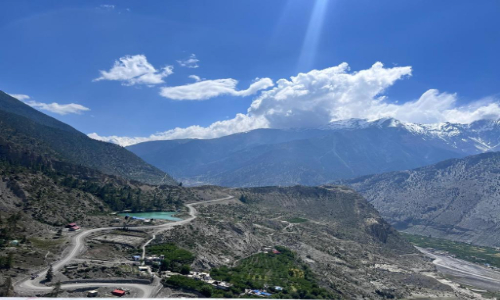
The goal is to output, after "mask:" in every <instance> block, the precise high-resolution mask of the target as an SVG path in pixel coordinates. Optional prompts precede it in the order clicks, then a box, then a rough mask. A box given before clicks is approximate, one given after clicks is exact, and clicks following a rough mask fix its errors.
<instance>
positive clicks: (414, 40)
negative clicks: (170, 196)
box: [0, 0, 500, 144]
mask: <svg viewBox="0 0 500 300" xmlns="http://www.w3.org/2000/svg"><path fill="white" fill-rule="evenodd" d="M498 15H500V3H499V2H498V1H474V2H473V1H457V0H453V1H445V0H443V1H432V0H428V1H371V0H365V1H361V0H359V1H333V0H332V1H325V0H316V1H312V0H307V1H305V0H304V1H298V0H296V1H278V0H275V1H255V0H254V1H232V0H228V1H222V0H219V1H190V0H183V1H152V0H151V1H124V0H121V1H19V0H16V1H9V0H6V1H2V2H0V36H1V37H2V40H3V45H2V47H0V70H1V72H0V89H1V90H4V91H5V92H7V93H10V94H13V95H27V96H29V97H30V98H29V99H28V98H27V97H22V96H18V97H20V98H22V99H23V100H24V101H25V102H27V103H28V104H30V105H33V106H34V107H36V108H38V109H40V110H42V111H43V112H45V113H47V114H49V115H51V116H54V117H56V118H58V119H60V120H62V121H64V122H66V123H68V124H70V125H72V126H74V127H75V128H77V129H78V130H80V131H82V132H84V133H96V135H94V137H100V138H101V139H104V140H109V141H113V142H118V143H121V144H129V143H132V142H137V141H142V140H149V139H168V138H181V137H199V138H209V137H217V136H221V135H225V134H230V133H234V132H239V131H244V130H250V129H254V128H260V127H276V128H282V127H301V126H316V125H318V124H320V123H322V122H327V121H331V120H335V119H342V118H349V117H360V118H369V119H370V118H377V117H385V116H391V117H397V118H399V119H402V120H403V121H408V122H426V123H429V122H443V121H452V122H453V121H455V122H470V121H473V120H475V119H478V118H498V116H499V115H500V108H499V107H498V104H497V102H498V101H497V100H498V95H499V93H500V88H499V87H500V76H499V75H498V68H499V66H500V58H499V55H498V53H500V31H499V30H498V29H499V28H500V18H498ZM193 54H194V55H193ZM139 55H142V56H139ZM120 58H122V59H123V60H122V61H123V62H128V63H129V64H131V65H132V67H133V68H137V66H138V65H137V63H146V67H149V68H153V69H154V70H153V71H152V72H150V73H148V72H146V73H144V72H143V71H144V70H143V71H140V70H139V71H137V70H136V71H137V72H139V73H134V71H133V70H132V71H131V70H130V69H127V67H124V66H121V68H118V69H116V70H114V71H113V70H112V67H113V65H114V64H115V61H119V60H120ZM189 58H192V59H195V60H197V61H194V63H191V65H189V64H188V65H186V66H182V65H181V63H182V62H183V61H184V62H185V61H186V60H188V59H189ZM178 61H181V63H179V62H178ZM344 62H345V63H347V64H348V65H349V68H347V67H346V66H345V65H341V64H342V63H344ZM377 62H381V63H382V64H383V67H381V66H380V65H374V64H375V63H377ZM118 64H120V63H118ZM167 66H171V67H168V68H169V69H168V70H166V71H165V70H163V68H165V67H167ZM188 66H190V67H188ZM194 66H197V67H196V68H194ZM118 67H120V65H118ZM143 67H144V65H143ZM332 67H336V68H334V69H328V68H332ZM404 67H411V70H410V69H409V68H404ZM313 69H317V70H319V72H317V73H311V72H310V71H311V70H313ZM363 70H364V73H363ZM100 71H105V72H106V73H101V72H100ZM358 71H362V72H358ZM127 72H128V73H127ZM130 72H132V73H130ZM141 72H142V73H141ZM162 72H166V73H163V74H162ZM299 72H303V73H307V75H306V76H304V77H301V78H297V79H296V80H295V81H293V80H291V79H290V77H291V76H297V75H298V73H299ZM170 73H171V74H170ZM103 74H104V75H103ZM130 74H132V75H130ZM144 74H146V77H142V79H140V76H142V75H144ZM137 75H138V76H137ZM190 75H196V76H198V77H199V79H200V80H201V81H200V83H201V84H198V85H194V86H193V85H189V84H192V83H195V82H196V79H194V77H192V78H189V77H188V76H190ZM127 76H133V77H130V78H128V77H127ZM99 78H101V79H100V80H96V79H99ZM117 78H118V79H117ZM131 78H132V79H131ZM257 78H258V79H257ZM280 79H287V80H286V82H283V83H282V84H278V81H279V80H280ZM236 81H237V84H236ZM235 84H236V85H235ZM252 84H254V85H253V87H252V88H250V86H251V85H252ZM185 85H187V86H185ZM325 87H331V88H330V89H329V92H328V93H326V92H324V90H325ZM290 91H293V92H290ZM381 95H384V96H385V98H381ZM193 98H195V99H193ZM52 103H57V104H59V106H57V105H51V104H52ZM405 103H406V105H405ZM71 104H72V106H68V105H71ZM64 105H66V106H64ZM86 109H87V110H86ZM237 114H240V115H237ZM235 116H237V117H236V118H235ZM216 122H219V123H216ZM214 123H215V124H214ZM192 125H199V127H190V126H192ZM176 127H178V128H180V130H179V129H178V130H175V129H174V128H176ZM155 133H156V135H154V136H153V137H151V136H150V135H151V134H155ZM110 136H113V138H107V137H110ZM134 137H135V138H142V139H131V138H134Z"/></svg>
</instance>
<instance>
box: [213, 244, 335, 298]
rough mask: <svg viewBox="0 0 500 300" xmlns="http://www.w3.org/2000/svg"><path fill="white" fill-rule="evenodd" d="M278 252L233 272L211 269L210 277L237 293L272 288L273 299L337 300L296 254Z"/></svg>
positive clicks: (250, 260)
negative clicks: (227, 283)
mask: <svg viewBox="0 0 500 300" xmlns="http://www.w3.org/2000/svg"><path fill="white" fill-rule="evenodd" d="M276 249H277V250H279V251H280V252H281V253H280V254H272V253H258V254H255V255H252V256H250V257H248V258H245V259H242V260H241V261H240V262H239V263H238V265H237V266H236V267H234V268H228V267H220V268H216V269H212V270H211V271H210V275H211V276H212V277H213V278H214V279H217V280H223V281H227V282H230V283H232V284H233V285H234V289H235V290H236V291H238V290H244V289H245V288H251V289H262V288H264V287H265V286H269V287H270V292H271V293H272V294H273V296H272V298H288V299H289V298H294V299H298V298H302V299H334V298H335V295H333V294H332V293H330V292H329V291H327V290H325V289H323V288H321V287H319V286H318V285H317V283H316V279H315V277H314V275H313V273H312V271H311V270H310V269H309V268H308V266H307V265H305V264H304V263H302V262H301V261H300V259H299V258H298V257H297V256H296V254H295V253H294V252H292V251H290V250H288V249H286V248H284V247H279V246H276ZM274 286H280V287H282V288H283V291H276V290H274V289H273V288H272V287H274Z"/></svg>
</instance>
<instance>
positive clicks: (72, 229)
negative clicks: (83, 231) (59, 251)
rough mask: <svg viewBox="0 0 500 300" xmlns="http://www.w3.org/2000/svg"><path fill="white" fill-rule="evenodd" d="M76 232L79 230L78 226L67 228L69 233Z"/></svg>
mask: <svg viewBox="0 0 500 300" xmlns="http://www.w3.org/2000/svg"><path fill="white" fill-rule="evenodd" d="M77 230H80V226H76V225H75V226H73V227H70V228H69V231H77Z"/></svg>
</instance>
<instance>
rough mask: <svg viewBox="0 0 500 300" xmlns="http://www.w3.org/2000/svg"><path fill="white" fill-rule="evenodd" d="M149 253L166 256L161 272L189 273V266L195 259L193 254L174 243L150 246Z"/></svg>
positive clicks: (162, 262)
mask: <svg viewBox="0 0 500 300" xmlns="http://www.w3.org/2000/svg"><path fill="white" fill-rule="evenodd" d="M147 253H151V254H154V255H157V256H160V255H163V256H164V258H163V260H162V261H161V265H160V270H161V271H166V270H170V271H173V272H183V273H186V272H187V273H189V266H190V265H191V264H192V263H193V261H194V259H195V256H194V254H193V253H191V252H190V251H188V250H186V249H182V248H179V247H177V245H175V244H172V243H168V244H161V245H154V246H150V247H148V249H147Z"/></svg>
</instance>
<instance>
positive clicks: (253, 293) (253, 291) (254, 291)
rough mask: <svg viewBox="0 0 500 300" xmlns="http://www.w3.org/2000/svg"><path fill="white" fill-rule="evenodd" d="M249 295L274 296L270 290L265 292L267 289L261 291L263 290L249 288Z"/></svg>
mask: <svg viewBox="0 0 500 300" xmlns="http://www.w3.org/2000/svg"><path fill="white" fill-rule="evenodd" d="M247 294H248V295H255V296H259V297H269V296H272V294H271V293H268V292H265V291H261V290H249V291H248V292H247Z"/></svg>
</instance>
